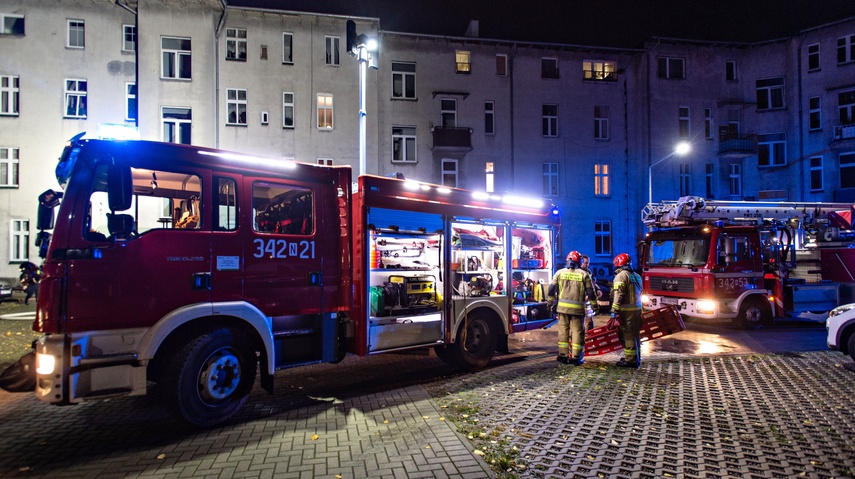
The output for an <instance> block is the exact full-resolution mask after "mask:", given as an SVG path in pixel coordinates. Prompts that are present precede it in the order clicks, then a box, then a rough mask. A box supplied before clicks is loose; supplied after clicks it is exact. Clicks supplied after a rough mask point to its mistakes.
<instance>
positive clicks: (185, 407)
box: [163, 328, 258, 427]
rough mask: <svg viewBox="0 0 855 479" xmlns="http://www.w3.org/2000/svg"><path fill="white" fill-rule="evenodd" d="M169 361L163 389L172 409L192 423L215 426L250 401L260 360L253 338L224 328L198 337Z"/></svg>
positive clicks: (194, 424)
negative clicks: (252, 342)
mask: <svg viewBox="0 0 855 479" xmlns="http://www.w3.org/2000/svg"><path fill="white" fill-rule="evenodd" d="M168 364H169V365H168V366H167V370H166V374H165V376H164V379H165V384H164V385H165V386H166V387H165V388H163V390H164V393H165V394H166V395H167V400H168V405H169V407H170V409H172V410H173V413H175V414H176V415H177V416H178V417H179V418H180V419H182V420H184V421H185V422H187V423H188V424H191V425H193V426H197V427H211V426H214V425H217V424H219V423H222V422H224V421H226V420H228V419H229V418H231V417H232V416H234V415H235V413H237V412H238V410H240V408H241V406H243V404H244V403H245V402H246V399H247V398H248V397H249V392H250V390H251V389H252V385H253V383H254V382H255V374H256V370H257V367H258V360H257V358H256V355H255V351H254V350H253V348H252V345H251V343H250V341H248V340H247V339H246V338H245V337H244V336H243V335H242V334H240V333H238V332H236V331H233V330H230V329H227V328H222V329H217V330H215V331H211V332H209V333H207V334H204V335H202V336H199V337H197V338H195V339H194V340H192V341H191V342H190V343H188V344H187V345H186V346H184V347H183V348H181V349H180V350H178V352H177V354H175V355H174V356H173V357H172V358H170V360H169V363H168Z"/></svg>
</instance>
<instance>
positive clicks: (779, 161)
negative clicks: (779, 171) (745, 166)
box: [757, 133, 787, 169]
mask: <svg viewBox="0 0 855 479" xmlns="http://www.w3.org/2000/svg"><path fill="white" fill-rule="evenodd" d="M767 147H768V154H765V155H764V153H763V152H764V150H765V149H766V148H767ZM764 158H765V160H764ZM786 164H787V137H786V134H785V133H772V134H766V135H757V167H758V168H761V169H762V168H773V167H778V166H785V165H786Z"/></svg>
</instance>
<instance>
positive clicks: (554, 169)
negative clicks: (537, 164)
mask: <svg viewBox="0 0 855 479" xmlns="http://www.w3.org/2000/svg"><path fill="white" fill-rule="evenodd" d="M541 168H542V174H543V196H545V197H548V198H555V197H557V196H559V195H560V194H561V184H560V182H559V180H560V179H561V178H560V176H559V171H560V170H559V165H558V162H554V161H546V162H543V164H542V166H541Z"/></svg>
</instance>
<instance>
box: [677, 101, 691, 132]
mask: <svg viewBox="0 0 855 479" xmlns="http://www.w3.org/2000/svg"><path fill="white" fill-rule="evenodd" d="M677 136H678V137H680V138H689V137H691V136H692V109H691V108H690V107H688V106H679V107H677Z"/></svg>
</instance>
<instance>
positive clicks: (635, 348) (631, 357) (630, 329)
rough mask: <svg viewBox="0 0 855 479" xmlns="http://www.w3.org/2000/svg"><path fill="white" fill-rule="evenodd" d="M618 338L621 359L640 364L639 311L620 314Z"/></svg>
mask: <svg viewBox="0 0 855 479" xmlns="http://www.w3.org/2000/svg"><path fill="white" fill-rule="evenodd" d="M621 316H622V317H623V321H622V322H621V325H620V326H618V337H619V338H620V342H621V344H622V345H623V357H624V359H625V360H626V362H628V363H638V364H641V311H637V312H634V313H621Z"/></svg>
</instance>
